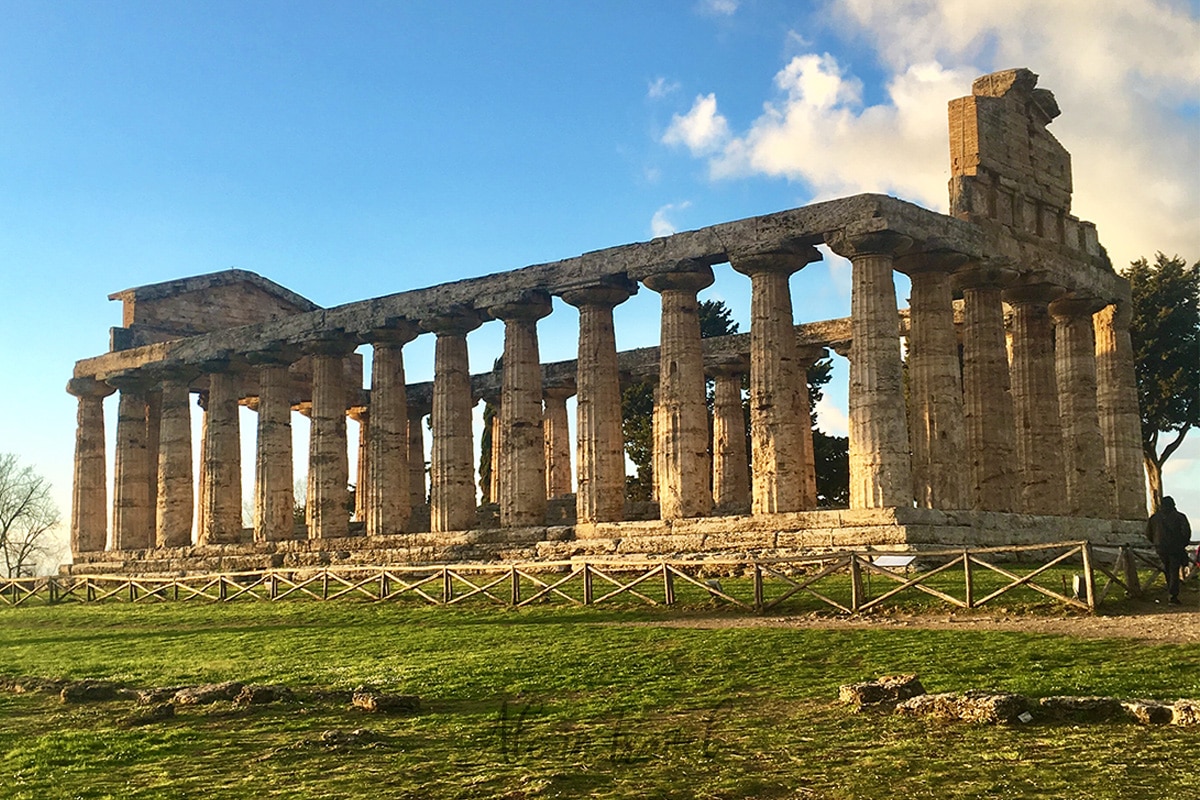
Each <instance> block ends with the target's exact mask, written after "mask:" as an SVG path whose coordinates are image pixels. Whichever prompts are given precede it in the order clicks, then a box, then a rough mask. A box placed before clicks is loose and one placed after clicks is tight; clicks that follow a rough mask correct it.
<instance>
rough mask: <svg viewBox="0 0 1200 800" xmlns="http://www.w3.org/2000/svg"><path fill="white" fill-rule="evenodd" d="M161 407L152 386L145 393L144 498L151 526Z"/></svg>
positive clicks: (155, 486)
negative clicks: (146, 472) (146, 473)
mask: <svg viewBox="0 0 1200 800" xmlns="http://www.w3.org/2000/svg"><path fill="white" fill-rule="evenodd" d="M162 407H163V399H162V391H161V389H159V388H158V387H154V386H152V387H151V388H150V389H148V390H147V391H146V463H148V464H149V465H150V474H149V476H148V479H149V480H148V483H147V484H146V496H147V497H149V498H150V509H151V511H150V520H151V524H154V522H155V517H156V513H157V512H156V511H155V510H154V509H155V507H156V504H157V502H158V449H159V440H160V438H161V435H162V431H161V428H162ZM189 438H190V437H189ZM156 536H157V534H156Z"/></svg>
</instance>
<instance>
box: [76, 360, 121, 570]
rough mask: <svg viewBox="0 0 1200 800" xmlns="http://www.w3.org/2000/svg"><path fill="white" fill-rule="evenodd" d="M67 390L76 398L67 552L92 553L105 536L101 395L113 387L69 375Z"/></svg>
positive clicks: (104, 541) (105, 469)
mask: <svg viewBox="0 0 1200 800" xmlns="http://www.w3.org/2000/svg"><path fill="white" fill-rule="evenodd" d="M67 391H68V392H70V393H71V394H72V395H74V396H75V397H76V398H78V400H79V410H78V412H77V415H76V417H75V470H74V483H73V488H72V490H71V552H72V553H94V552H99V551H101V550H103V549H104V547H105V544H106V543H107V540H108V508H107V506H108V475H107V468H106V464H105V455H104V398H105V397H108V396H109V395H110V394H112V393H113V391H114V390H113V388H112V387H111V386H109V385H107V384H104V383H101V382H100V381H97V380H95V379H94V378H72V379H71V380H70V381H68V382H67Z"/></svg>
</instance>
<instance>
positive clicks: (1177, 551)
mask: <svg viewBox="0 0 1200 800" xmlns="http://www.w3.org/2000/svg"><path fill="white" fill-rule="evenodd" d="M1146 538H1147V539H1149V540H1150V541H1152V542H1154V549H1156V550H1157V551H1158V557H1159V558H1161V559H1162V564H1163V571H1164V572H1166V573H1167V594H1169V595H1170V596H1171V601H1170V602H1172V603H1175V604H1178V603H1179V571H1180V570H1181V569H1183V568H1184V567H1185V566H1187V563H1188V554H1187V546H1188V543H1189V542H1190V541H1191V539H1192V526H1191V525H1189V524H1188V518H1187V516H1186V515H1184V514H1182V513H1180V512H1179V511H1176V510H1175V499H1174V498H1171V497H1164V498H1163V499H1162V505H1161V506H1160V507H1159V509H1158V511H1156V512H1154V514H1153V515H1151V517H1150V519H1149V521H1148V522H1147V523H1146Z"/></svg>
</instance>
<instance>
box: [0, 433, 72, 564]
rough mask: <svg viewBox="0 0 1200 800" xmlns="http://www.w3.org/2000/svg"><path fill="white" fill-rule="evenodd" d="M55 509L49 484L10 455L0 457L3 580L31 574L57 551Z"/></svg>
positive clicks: (0, 531) (0, 525) (56, 511)
mask: <svg viewBox="0 0 1200 800" xmlns="http://www.w3.org/2000/svg"><path fill="white" fill-rule="evenodd" d="M58 522H59V516H58V508H57V506H55V505H54V501H53V500H51V499H50V484H49V483H47V482H46V479H45V478H43V477H42V476H41V475H38V474H37V473H35V472H34V471H33V468H32V467H22V466H21V465H20V463H19V462H18V461H17V457H16V456H15V455H13V454H12V453H0V551H3V559H4V560H3V569H4V575H5V577H9V578H21V577H28V576H31V575H33V574H34V572H35V571H36V570H37V567H38V565H39V564H40V563H42V562H43V561H45V560H46V559H48V558H49V557H50V556H52V555H54V554H55V553H56V551H57V550H58V549H59V548H58V547H57V546H56V544H57V543H56V542H55V541H54V539H53V536H52V534H53V532H54V529H55V528H57V527H58Z"/></svg>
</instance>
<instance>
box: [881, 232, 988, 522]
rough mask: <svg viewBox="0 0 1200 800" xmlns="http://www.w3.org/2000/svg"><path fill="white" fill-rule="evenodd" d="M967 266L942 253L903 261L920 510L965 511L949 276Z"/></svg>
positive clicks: (915, 488)
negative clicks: (908, 294) (907, 290)
mask: <svg viewBox="0 0 1200 800" xmlns="http://www.w3.org/2000/svg"><path fill="white" fill-rule="evenodd" d="M965 260H966V257H965V256H961V255H959V254H957V253H952V252H947V251H935V252H923V253H914V254H912V255H906V256H903V257H901V258H899V259H897V260H896V268H897V269H899V270H900V271H901V272H904V273H906V274H907V275H908V276H909V278H910V279H911V281H912V296H911V298H910V299H909V334H908V395H909V406H908V411H909V416H908V433H909V440H910V442H911V444H912V473H913V494H914V496H915V497H916V501H917V505H918V506H920V507H922V508H940V509H962V508H968V507H969V506H970V503H969V502H968V500H967V490H966V480H965V475H966V472H965V470H964V469H963V463H964V462H965V460H966V444H965V440H964V437H965V434H964V432H963V405H962V376H961V373H960V370H959V360H958V337H957V335H956V334H955V331H954V298H953V293H952V290H951V285H950V273H951V271H953V270H954V269H955V268H956V267H958V266H960V265H961V264H962V263H963V262H964V261H965Z"/></svg>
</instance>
